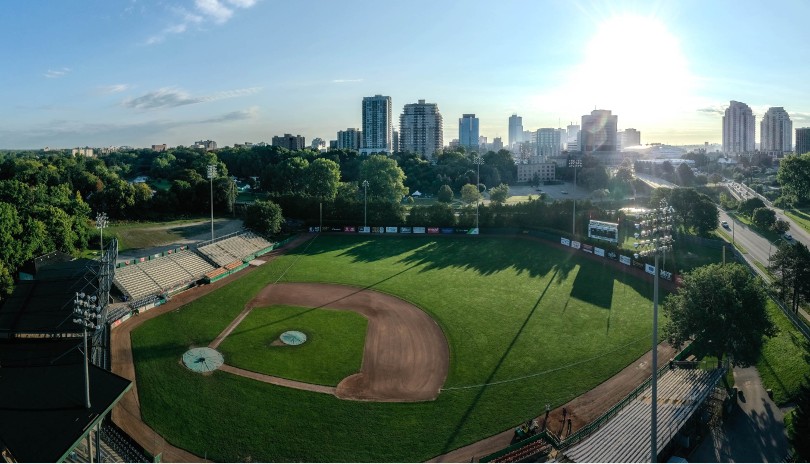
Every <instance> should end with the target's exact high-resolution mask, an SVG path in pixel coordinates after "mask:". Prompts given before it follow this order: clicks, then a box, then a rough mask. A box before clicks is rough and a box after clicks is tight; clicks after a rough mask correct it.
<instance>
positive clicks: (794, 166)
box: [776, 153, 810, 202]
mask: <svg viewBox="0 0 810 464" xmlns="http://www.w3.org/2000/svg"><path fill="white" fill-rule="evenodd" d="M776 180H777V181H779V184H780V185H781V186H782V193H783V195H785V196H787V197H792V198H796V199H797V200H798V201H799V202H806V201H808V200H810V153H805V154H802V155H797V156H786V157H785V158H784V159H782V160H781V162H780V163H779V171H778V172H777V173H776Z"/></svg>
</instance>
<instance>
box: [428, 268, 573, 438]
mask: <svg viewBox="0 0 810 464" xmlns="http://www.w3.org/2000/svg"><path fill="white" fill-rule="evenodd" d="M554 274H555V275H556V274H557V271H556V270H555V271H554ZM554 277H555V276H552V278H551V279H549V281H548V283H547V284H546V288H544V289H543V291H542V292H541V293H540V296H539V297H538V298H537V301H536V302H535V303H534V306H533V307H532V309H531V311H529V314H528V315H527V316H526V319H525V320H524V321H523V325H521V326H520V329H518V331H517V333H516V334H515V336H514V338H512V342H511V343H509V346H508V347H506V350H505V351H504V352H503V355H502V356H501V359H499V360H498V363H497V364H495V367H494V368H493V369H492V372H491V373H490V374H489V377H487V379H486V380H485V381H484V383H483V384H482V386H481V388H480V389H479V390H478V393H477V394H476V395H475V398H473V400H472V403H471V404H470V406H469V407H468V408H467V410H466V411H465V412H464V415H463V416H462V417H461V419H460V420H459V422H458V424H457V425H456V426H455V427H453V433H451V434H450V436H448V437H447V441H446V442H445V444H444V449H443V451H442V453H447V452H448V451H450V450H452V449H453V448H452V446H453V442H454V441H455V440H456V437H457V436H458V434H459V433H460V432H461V430H462V428H463V427H464V424H465V423H466V422H467V421H468V420H469V418H470V415H471V414H472V412H473V411H475V409H476V407H477V406H478V403H479V402H480V401H481V397H482V396H484V392H486V390H487V386H488V385H489V383H490V382H492V379H494V378H495V374H497V373H498V369H500V367H501V365H502V364H503V363H504V361H506V358H507V357H508V356H509V353H510V352H511V351H512V348H513V347H514V346H515V343H517V340H518V339H519V338H520V334H521V333H523V330H524V329H525V328H526V326H527V325H528V324H529V320H531V318H532V316H534V313H535V311H537V308H538V307H539V306H540V302H541V301H543V297H545V296H546V292H548V289H549V287H551V284H552V282H554Z"/></svg>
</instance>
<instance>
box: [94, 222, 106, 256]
mask: <svg viewBox="0 0 810 464" xmlns="http://www.w3.org/2000/svg"><path fill="white" fill-rule="evenodd" d="M107 224H108V221H107V213H98V214H96V229H98V230H99V232H100V233H101V235H99V239H98V243H99V248H100V249H101V256H102V257H103V256H104V228H105V227H107Z"/></svg>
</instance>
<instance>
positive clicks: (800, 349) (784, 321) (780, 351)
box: [757, 300, 810, 405]
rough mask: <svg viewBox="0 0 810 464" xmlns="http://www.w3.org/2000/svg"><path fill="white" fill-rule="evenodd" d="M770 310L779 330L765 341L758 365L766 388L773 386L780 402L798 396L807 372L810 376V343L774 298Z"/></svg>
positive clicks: (781, 403) (774, 397)
mask: <svg viewBox="0 0 810 464" xmlns="http://www.w3.org/2000/svg"><path fill="white" fill-rule="evenodd" d="M768 313H769V314H770V315H771V318H772V319H773V321H774V323H775V324H776V326H777V327H779V333H778V334H777V335H776V336H775V337H773V338H771V339H769V340H767V341H766V342H765V345H764V346H763V348H762V354H761V355H760V358H759V361H758V362H757V369H758V370H759V374H760V376H762V383H763V384H764V385H765V388H770V389H772V390H773V399H774V401H775V402H776V404H778V405H783V404H785V403H788V402H790V401H791V400H793V399H794V397H795V395H796V394H798V393H799V387H800V386H801V384H802V382H803V381H804V378H805V376H810V344H808V341H807V339H806V338H804V336H803V335H802V334H801V332H799V331H798V330H797V329H796V328H795V327H793V324H792V323H791V322H790V320H789V319H788V318H787V316H785V315H784V314H783V313H782V310H781V309H779V308H778V307H777V306H776V303H774V302H773V301H771V300H768Z"/></svg>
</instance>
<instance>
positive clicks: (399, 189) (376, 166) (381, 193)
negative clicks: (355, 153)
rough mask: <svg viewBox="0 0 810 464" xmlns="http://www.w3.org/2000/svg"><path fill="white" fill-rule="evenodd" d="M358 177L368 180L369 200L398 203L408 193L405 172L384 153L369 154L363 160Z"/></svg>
mask: <svg viewBox="0 0 810 464" xmlns="http://www.w3.org/2000/svg"><path fill="white" fill-rule="evenodd" d="M360 177H361V178H362V179H363V180H367V181H368V197H369V199H370V200H371V199H373V200H374V201H384V202H389V203H399V202H400V201H401V200H402V197H404V196H405V195H407V194H408V189H407V188H406V187H405V184H404V182H405V173H404V172H402V169H400V167H399V166H398V165H397V162H396V161H395V160H393V159H391V158H388V157H386V156H384V155H371V156H369V157H368V158H367V159H366V160H365V161H363V163H362V164H361V165H360Z"/></svg>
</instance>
